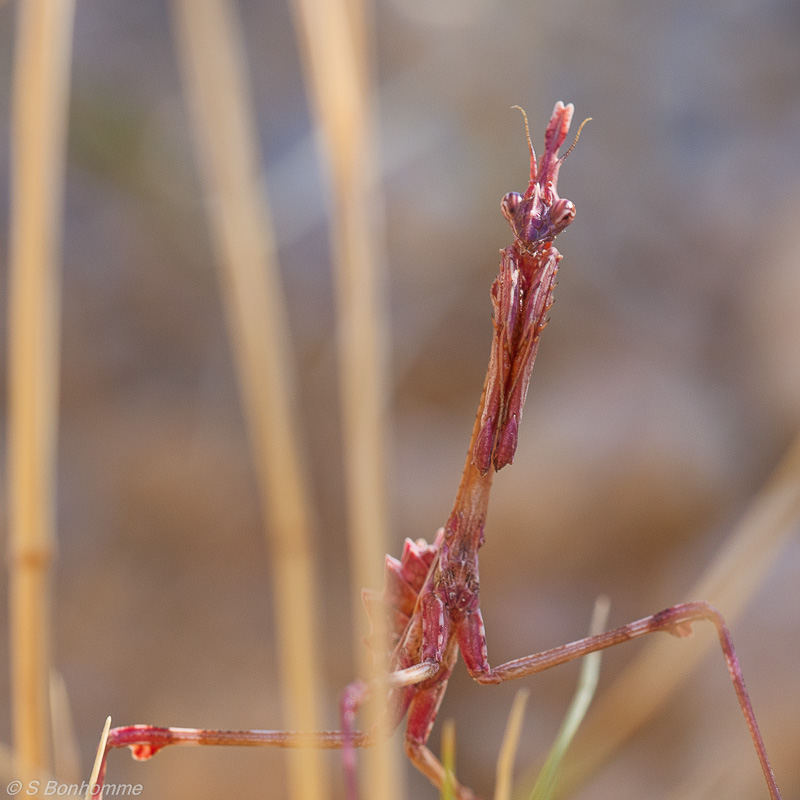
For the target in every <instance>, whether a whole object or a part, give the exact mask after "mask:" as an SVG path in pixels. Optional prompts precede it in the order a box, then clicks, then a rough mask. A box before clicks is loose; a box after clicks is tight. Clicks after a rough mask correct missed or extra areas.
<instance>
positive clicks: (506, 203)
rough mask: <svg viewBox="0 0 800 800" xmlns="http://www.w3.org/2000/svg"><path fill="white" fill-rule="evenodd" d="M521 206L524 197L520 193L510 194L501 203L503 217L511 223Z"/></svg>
mask: <svg viewBox="0 0 800 800" xmlns="http://www.w3.org/2000/svg"><path fill="white" fill-rule="evenodd" d="M521 204H522V195H521V194H520V193H519V192H509V193H508V194H507V195H505V196H504V197H503V199H502V200H501V201H500V210H501V211H502V212H503V216H504V217H505V218H506V219H507V220H508V221H509V222H511V221H512V220H513V219H514V217H515V216H516V215H517V211H519V207H520V205H521Z"/></svg>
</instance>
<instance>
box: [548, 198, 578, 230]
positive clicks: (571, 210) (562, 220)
mask: <svg viewBox="0 0 800 800" xmlns="http://www.w3.org/2000/svg"><path fill="white" fill-rule="evenodd" d="M574 219H575V204H574V203H573V202H572V201H571V200H561V199H559V200H556V202H555V203H554V204H553V210H552V211H551V212H550V221H551V222H552V224H553V227H554V228H557V229H558V230H559V231H561V230H563V229H564V228H566V227H567V225H569V224H570V222H572V220H574Z"/></svg>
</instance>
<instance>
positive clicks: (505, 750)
mask: <svg viewBox="0 0 800 800" xmlns="http://www.w3.org/2000/svg"><path fill="white" fill-rule="evenodd" d="M529 695H530V690H528V689H518V690H517V693H516V694H515V695H514V702H513V703H512V705H511V711H510V712H509V714H508V722H507V723H506V730H505V733H504V734H503V743H502V744H501V745H500V754H499V755H498V756H497V767H496V770H495V775H496V778H495V783H494V800H510V798H511V787H512V785H513V778H514V760H515V759H516V757H517V746H518V745H519V736H520V733H521V732H522V723H523V721H524V719H525V706H526V705H527V704H528V697H529Z"/></svg>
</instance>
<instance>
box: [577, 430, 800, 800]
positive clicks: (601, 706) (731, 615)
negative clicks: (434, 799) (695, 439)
mask: <svg viewBox="0 0 800 800" xmlns="http://www.w3.org/2000/svg"><path fill="white" fill-rule="evenodd" d="M798 519H800V437H798V438H797V439H796V440H795V442H794V443H793V444H792V446H791V447H790V448H789V451H788V452H787V453H786V455H785V456H784V458H783V460H782V461H781V463H780V464H779V465H778V467H777V468H776V469H775V471H774V472H773V473H772V475H771V476H770V477H769V479H768V480H767V482H766V484H765V485H764V486H763V487H762V488H761V490H760V491H759V493H758V494H757V495H756V497H755V499H754V500H753V501H752V503H751V504H750V506H749V508H748V510H747V511H746V513H745V515H744V517H743V519H742V520H741V522H740V523H739V524H738V526H737V527H736V529H735V530H734V532H733V534H732V535H731V536H730V537H729V539H728V540H727V541H726V543H725V545H724V546H723V547H722V549H721V550H720V552H719V553H718V554H717V556H716V558H715V559H714V561H713V562H712V564H711V565H710V567H709V568H708V569H707V570H706V572H705V574H704V575H703V577H702V578H701V579H700V581H698V583H697V585H696V586H694V588H693V589H692V590H691V591H690V592H689V593H688V595H687V597H689V598H691V599H701V598H702V599H705V600H708V601H709V602H710V603H712V604H713V605H715V606H716V607H717V608H719V609H720V610H721V611H722V613H723V614H724V615H725V618H726V620H727V622H728V623H729V624H730V623H732V622H733V621H734V620H735V619H736V617H737V616H738V615H739V613H740V612H741V611H742V610H743V608H744V607H745V605H746V604H747V602H748V601H749V600H750V599H751V598H752V596H753V595H754V594H755V592H756V591H757V590H758V588H759V587H760V586H761V584H762V583H763V580H764V577H765V575H766V574H767V571H768V570H769V569H770V567H771V566H772V565H773V564H774V562H775V559H776V558H777V557H778V554H779V553H780V550H781V547H782V546H783V545H784V544H785V543H786V542H787V541H788V540H789V538H790V537H791V536H792V534H793V533H795V532H796V529H797V522H798ZM698 632H699V631H698ZM715 643H716V639H715V637H713V636H710V635H709V636H703V637H702V638H701V637H698V641H697V642H696V643H694V644H693V645H691V646H687V645H684V646H683V647H682V646H680V645H679V644H678V643H677V642H675V641H674V639H672V637H666V636H663V637H658V638H657V639H654V640H653V641H652V642H649V643H648V644H647V645H646V646H645V648H644V650H643V652H642V653H641V654H640V655H639V656H638V657H637V659H636V660H635V661H634V662H632V663H631V664H630V665H629V666H628V667H627V669H625V671H624V672H623V673H622V675H620V677H619V678H618V679H617V681H616V682H615V683H614V685H613V686H611V687H610V688H609V689H608V690H607V691H606V692H605V693H604V694H603V696H602V697H601V698H600V699H599V700H598V701H597V703H596V704H595V710H594V713H593V714H592V715H590V717H589V719H588V720H587V722H586V723H585V725H584V726H583V728H582V729H581V731H580V733H579V734H578V742H577V744H576V757H575V759H574V760H573V761H572V765H571V768H567V770H566V772H567V773H568V774H565V776H564V781H563V785H564V787H565V788H564V793H563V795H562V796H566V797H569V796H570V795H571V794H572V793H574V792H575V790H576V788H577V786H579V785H580V783H582V782H583V781H584V780H585V779H586V778H587V777H588V776H590V775H592V774H593V773H594V772H595V771H596V770H597V769H598V768H600V767H601V766H602V765H603V764H604V763H605V762H606V761H607V760H608V759H609V757H610V756H611V754H612V753H613V752H614V751H615V750H616V749H617V748H618V747H620V746H621V745H622V744H623V743H624V742H625V741H626V740H627V739H628V738H629V737H631V736H632V735H633V734H634V733H635V732H636V731H637V730H638V729H639V728H640V727H641V726H642V725H643V724H644V723H645V722H646V720H647V719H649V718H650V716H652V715H653V714H654V713H655V712H656V711H657V710H658V709H659V708H660V707H661V705H663V704H664V703H665V702H666V701H667V700H668V699H669V697H670V695H671V694H672V692H673V691H675V690H676V689H677V688H678V686H680V684H681V683H682V682H683V681H684V679H685V678H686V677H687V676H688V675H689V674H690V673H691V671H692V670H693V669H694V668H695V666H697V664H698V663H699V662H700V660H701V659H702V658H703V657H704V656H705V655H706V653H707V652H708V650H709V649H710V648H712V647H714V646H715Z"/></svg>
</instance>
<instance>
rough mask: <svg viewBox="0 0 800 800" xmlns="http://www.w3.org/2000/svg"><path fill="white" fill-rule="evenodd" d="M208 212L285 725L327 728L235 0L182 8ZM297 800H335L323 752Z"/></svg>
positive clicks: (311, 754) (292, 402) (298, 781)
mask: <svg viewBox="0 0 800 800" xmlns="http://www.w3.org/2000/svg"><path fill="white" fill-rule="evenodd" d="M173 8H174V18H175V27H176V32H177V39H178V41H179V44H180V55H181V60H182V66H183V71H184V78H185V85H186V89H187V93H188V96H189V99H190V107H191V111H192V112H193V121H194V128H195V134H196V142H197V148H198V153H199V162H200V167H201V177H202V179H203V184H204V187H205V197H206V204H207V211H208V216H209V221H210V225H211V232H212V238H213V243H214V245H215V247H216V251H217V264H218V266H219V270H220V278H221V284H222V287H223V294H224V300H225V306H226V312H227V321H228V329H229V333H230V337H231V340H232V343H233V351H234V355H235V358H236V363H237V368H238V376H239V383H240V389H241V393H242V398H243V402H244V407H245V415H246V419H247V423H248V428H249V434H250V442H251V446H252V450H253V456H254V460H255V465H256V472H257V476H258V480H259V486H260V489H261V500H262V510H263V514H262V516H263V520H264V523H265V527H266V529H267V533H268V539H269V543H270V546H271V551H272V568H273V574H274V583H275V602H274V607H275V614H276V620H277V627H278V647H277V651H278V653H279V660H280V673H281V686H282V697H283V702H284V711H285V720H284V723H285V725H286V727H288V728H293V729H299V730H316V729H318V728H319V727H320V726H319V724H318V719H317V709H318V707H319V702H318V700H319V690H318V686H319V676H318V671H317V665H318V664H319V659H318V656H317V652H316V642H315V626H314V621H313V614H314V609H315V602H314V594H315V592H314V586H315V578H314V564H313V544H312V541H311V519H310V512H309V508H310V505H309V503H310V500H309V491H308V489H307V484H306V479H305V476H304V474H303V469H302V459H301V457H300V445H299V435H298V430H297V425H296V422H295V420H294V418H293V413H292V409H293V408H294V407H296V404H297V401H296V397H295V394H296V393H295V381H294V371H293V367H292V366H291V360H290V355H289V354H290V346H289V341H288V337H287V331H288V330H289V325H288V320H287V314H286V309H285V304H284V299H283V294H282V288H281V285H280V277H279V271H278V265H277V258H276V254H275V242H274V236H273V233H272V221H271V215H270V211H269V207H268V203H267V199H266V195H265V193H264V190H263V187H262V186H261V185H260V183H259V181H260V178H261V175H262V174H263V169H262V165H261V163H260V158H259V155H258V136H257V133H256V126H255V123H254V120H253V117H252V108H253V103H252V98H251V95H250V89H249V83H248V78H247V72H246V66H245V63H244V45H243V38H242V32H241V29H240V22H239V19H238V17H237V16H236V15H235V14H236V11H235V6H234V5H233V4H231V3H228V2H226V0H204V2H201V3H196V2H193V0H175V1H174V3H173ZM287 757H288V763H289V771H290V776H289V784H290V791H291V796H292V797H294V798H296V800H317V799H318V798H323V797H325V796H327V787H328V782H327V780H326V778H325V776H324V773H323V760H322V756H321V754H320V753H319V752H318V751H316V750H314V749H308V750H298V751H297V752H294V753H289V754H287Z"/></svg>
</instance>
